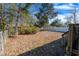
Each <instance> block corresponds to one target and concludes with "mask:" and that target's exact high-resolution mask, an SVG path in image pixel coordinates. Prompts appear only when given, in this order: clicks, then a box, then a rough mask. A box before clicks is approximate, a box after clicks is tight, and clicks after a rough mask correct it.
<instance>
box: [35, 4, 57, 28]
mask: <svg viewBox="0 0 79 59" xmlns="http://www.w3.org/2000/svg"><path fill="white" fill-rule="evenodd" d="M40 6H41V7H39V12H38V13H36V14H35V16H36V17H37V19H38V22H37V23H36V24H35V25H37V26H39V27H42V26H44V25H46V24H48V21H49V19H52V18H54V17H56V16H57V12H56V11H55V10H54V7H53V4H49V3H42V4H40Z"/></svg>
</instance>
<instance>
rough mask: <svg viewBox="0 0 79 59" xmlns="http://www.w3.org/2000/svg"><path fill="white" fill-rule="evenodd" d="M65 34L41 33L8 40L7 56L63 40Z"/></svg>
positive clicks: (6, 46) (5, 50)
mask: <svg viewBox="0 0 79 59" xmlns="http://www.w3.org/2000/svg"><path fill="white" fill-rule="evenodd" d="M62 34H63V33H58V32H49V31H41V32H38V33H36V34H32V35H18V36H17V37H16V38H8V39H7V42H6V44H5V49H4V52H5V55H7V56H9V55H10V56H15V55H19V54H22V53H24V52H28V51H30V50H32V49H34V48H37V47H40V46H43V45H45V44H47V43H50V42H52V41H55V40H57V39H59V38H61V35H62Z"/></svg>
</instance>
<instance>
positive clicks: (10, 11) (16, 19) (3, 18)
mask: <svg viewBox="0 0 79 59" xmlns="http://www.w3.org/2000/svg"><path fill="white" fill-rule="evenodd" d="M32 6H37V7H35V8H34V9H35V10H36V11H37V13H35V14H33V15H34V17H35V18H34V17H33V16H31V14H32V13H33V12H31V13H30V10H31V9H30V8H33V7H32ZM37 8H38V10H37ZM74 11H75V10H74ZM75 13H76V11H75V12H74V13H73V15H74V17H73V18H74V22H75V23H76V21H75V16H76V15H75ZM56 16H57V11H56V10H55V9H54V4H51V3H40V4H39V3H37V4H34V3H28V4H27V3H25V4H22V3H17V4H14V3H12V4H0V30H3V31H4V30H6V29H8V30H11V31H13V27H14V31H15V33H16V35H17V34H18V27H19V26H20V25H24V24H31V25H30V27H32V26H35V27H42V26H45V25H49V20H50V19H53V18H55V17H56ZM71 18H72V17H71ZM69 19H70V18H69ZM67 20H68V18H67ZM60 21H61V20H60V19H56V20H54V21H53V22H52V23H51V25H52V26H62V24H61V23H60ZM68 21H69V20H68ZM67 23H68V22H67ZM23 27H24V26H21V28H20V29H21V31H22V30H23V29H22V28H23ZM35 27H33V28H31V29H30V30H33V29H34V28H35ZM24 29H25V28H24Z"/></svg>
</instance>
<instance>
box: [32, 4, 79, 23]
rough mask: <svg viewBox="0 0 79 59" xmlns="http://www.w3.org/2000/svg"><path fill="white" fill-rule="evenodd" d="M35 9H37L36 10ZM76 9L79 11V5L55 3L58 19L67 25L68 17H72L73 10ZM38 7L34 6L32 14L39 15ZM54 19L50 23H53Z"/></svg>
mask: <svg viewBox="0 0 79 59" xmlns="http://www.w3.org/2000/svg"><path fill="white" fill-rule="evenodd" d="M34 7H35V8H34ZM74 7H76V8H77V10H78V9H79V3H54V9H55V10H56V11H57V12H58V16H57V17H58V18H59V19H61V22H63V23H65V22H66V19H65V17H66V16H69V15H71V13H72V10H73V8H74ZM37 10H38V6H32V8H31V9H30V11H31V13H32V12H33V11H35V12H33V14H34V13H37V12H38V11H37ZM77 15H79V13H78V14H77ZM53 20H54V19H52V20H50V21H49V23H51V22H52V21H53Z"/></svg>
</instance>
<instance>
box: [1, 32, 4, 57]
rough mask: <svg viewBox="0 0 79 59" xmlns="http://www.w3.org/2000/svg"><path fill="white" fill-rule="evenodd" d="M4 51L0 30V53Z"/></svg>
mask: <svg viewBox="0 0 79 59" xmlns="http://www.w3.org/2000/svg"><path fill="white" fill-rule="evenodd" d="M3 53H4V44H3V32H2V31H1V32H0V54H1V55H2V54H3Z"/></svg>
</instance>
